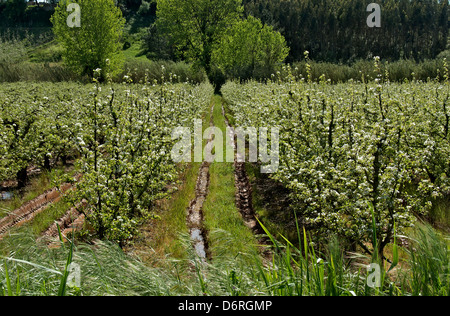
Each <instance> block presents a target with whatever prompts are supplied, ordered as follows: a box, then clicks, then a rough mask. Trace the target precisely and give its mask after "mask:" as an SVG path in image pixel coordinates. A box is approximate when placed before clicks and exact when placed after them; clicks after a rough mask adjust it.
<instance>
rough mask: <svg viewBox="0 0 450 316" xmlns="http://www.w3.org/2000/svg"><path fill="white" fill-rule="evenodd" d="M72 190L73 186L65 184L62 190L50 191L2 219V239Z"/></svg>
mask: <svg viewBox="0 0 450 316" xmlns="http://www.w3.org/2000/svg"><path fill="white" fill-rule="evenodd" d="M71 188H72V185H71V184H69V183H66V184H63V185H62V186H61V188H60V189H58V188H53V189H51V190H48V191H46V192H45V193H43V194H41V195H40V196H38V197H37V198H35V199H33V200H31V201H29V202H27V203H25V204H24V205H22V206H21V207H19V208H18V209H16V210H14V211H12V212H10V213H9V214H8V215H7V216H5V217H3V218H2V219H0V239H2V238H3V237H4V236H5V234H6V233H7V232H8V231H9V230H10V229H11V228H13V227H19V226H21V225H23V224H25V223H27V222H29V221H30V220H32V219H33V218H34V217H35V216H36V215H37V214H39V213H41V212H42V211H44V210H45V209H47V208H48V207H49V206H50V205H51V204H52V203H55V202H58V201H59V200H60V199H61V196H62V195H63V194H64V193H65V192H67V191H68V190H69V189H71Z"/></svg>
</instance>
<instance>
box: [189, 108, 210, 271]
mask: <svg viewBox="0 0 450 316" xmlns="http://www.w3.org/2000/svg"><path fill="white" fill-rule="evenodd" d="M214 106H215V104H213V105H212V106H211V110H210V111H211V112H210V126H214V125H213V117H212V116H213V110H214ZM212 143H213V135H212V134H210V135H209V137H208V142H207V145H206V146H211V145H212ZM210 166H211V163H210V162H207V161H204V162H203V163H202V165H201V166H200V169H199V172H198V177H197V183H196V186H195V198H194V199H193V200H192V201H191V202H190V203H189V207H188V216H187V219H186V220H187V225H188V227H189V234H190V237H191V241H192V243H193V246H194V249H195V252H196V254H197V255H198V257H199V258H200V259H201V260H202V261H203V262H206V261H207V260H210V259H211V253H210V252H209V250H208V241H207V238H208V233H207V231H206V229H205V227H204V225H203V203H204V202H205V200H206V197H207V195H208V188H209V177H210V175H209V167H210Z"/></svg>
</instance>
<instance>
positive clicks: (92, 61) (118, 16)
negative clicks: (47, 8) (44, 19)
mask: <svg viewBox="0 0 450 316" xmlns="http://www.w3.org/2000/svg"><path fill="white" fill-rule="evenodd" d="M71 3H76V4H79V6H80V10H81V23H80V27H69V26H68V23H67V18H68V17H69V15H70V14H72V13H73V11H70V10H69V12H68V11H67V7H68V5H69V4H71ZM51 21H52V23H53V32H54V33H55V36H56V39H57V40H58V41H59V42H60V43H61V45H62V46H63V49H64V52H63V58H64V62H65V63H66V65H67V66H68V67H69V68H70V69H72V70H73V71H75V72H76V73H78V74H81V75H88V76H90V77H92V76H93V74H94V70H96V69H98V68H100V69H102V70H103V72H102V74H101V75H102V77H103V78H104V77H105V75H106V72H109V73H110V74H111V75H113V74H115V73H116V72H118V71H120V70H121V68H122V65H123V52H122V45H121V44H120V41H119V40H120V37H121V35H122V31H123V27H124V25H125V19H124V18H123V17H122V12H121V10H120V9H119V8H118V7H117V6H116V5H115V3H114V0H70V1H69V0H61V1H60V2H59V3H58V6H57V7H56V9H55V13H54V14H53V16H52V18H51Z"/></svg>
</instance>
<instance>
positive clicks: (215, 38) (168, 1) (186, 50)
mask: <svg viewBox="0 0 450 316" xmlns="http://www.w3.org/2000/svg"><path fill="white" fill-rule="evenodd" d="M241 4H242V1H241V0H191V1H186V0H159V1H158V7H157V13H156V14H157V18H158V20H157V23H158V26H159V27H161V29H162V30H164V31H165V32H166V33H167V34H171V36H172V39H173V44H174V45H175V46H176V47H177V48H178V50H179V52H181V53H182V54H183V56H184V57H185V58H186V59H187V60H189V61H192V62H194V64H195V65H196V66H200V67H203V68H204V69H205V71H206V73H207V75H208V78H209V79H210V81H211V82H212V83H215V84H216V87H217V84H220V83H218V82H217V78H215V76H214V69H213V68H214V67H213V64H212V54H213V51H214V48H215V46H216V45H217V43H218V42H219V40H220V38H221V36H222V35H223V33H224V31H225V30H226V29H227V28H228V27H229V26H230V25H232V24H234V23H235V22H236V21H238V19H239V18H240V16H241V14H242V12H243V7H242V5H241Z"/></svg>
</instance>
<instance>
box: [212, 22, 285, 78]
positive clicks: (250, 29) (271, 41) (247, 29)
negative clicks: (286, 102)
mask: <svg viewBox="0 0 450 316" xmlns="http://www.w3.org/2000/svg"><path fill="white" fill-rule="evenodd" d="M288 54H289V48H288V47H287V45H286V41H285V39H284V37H283V35H281V34H280V33H279V32H277V31H275V30H274V29H273V27H272V26H269V25H263V24H262V22H261V21H260V20H259V19H257V18H255V17H253V16H249V17H248V18H247V19H245V20H242V21H239V22H237V23H235V24H234V25H233V26H232V27H230V28H229V30H228V31H227V32H226V34H224V35H223V36H222V38H221V40H220V43H219V45H218V47H217V49H216V50H215V51H214V54H213V61H214V63H215V64H217V65H219V66H220V67H221V68H222V69H223V70H224V72H225V73H226V74H227V75H228V76H230V77H234V78H241V79H248V78H252V77H253V78H255V77H260V76H264V75H267V74H270V73H273V71H274V69H275V66H276V64H278V63H281V62H283V61H284V60H285V58H286V57H287V56H288Z"/></svg>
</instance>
